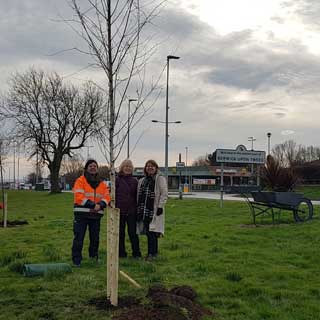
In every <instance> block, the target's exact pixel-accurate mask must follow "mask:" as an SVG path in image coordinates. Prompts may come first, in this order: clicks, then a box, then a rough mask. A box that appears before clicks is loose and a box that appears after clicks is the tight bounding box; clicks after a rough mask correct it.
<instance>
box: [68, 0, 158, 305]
mask: <svg viewBox="0 0 320 320" xmlns="http://www.w3.org/2000/svg"><path fill="white" fill-rule="evenodd" d="M70 3H71V6H72V8H73V10H74V12H75V13H76V16H77V20H76V21H74V22H76V23H75V24H73V25H72V26H73V28H74V29H75V30H76V32H77V33H78V34H79V35H80V36H81V37H82V38H83V39H84V40H85V42H86V43H87V45H88V49H89V50H88V52H86V53H87V54H88V55H90V57H91V58H93V61H94V64H96V65H97V66H98V67H99V68H100V69H101V70H102V71H103V72H104V74H105V76H106V80H107V86H106V92H107V95H108V104H107V112H106V118H105V120H106V122H105V130H104V131H102V132H101V138H100V141H101V146H102V151H103V153H104V155H105V157H106V159H107V160H108V162H109V164H110V171H111V198H112V204H113V205H114V199H115V161H116V159H117V158H118V156H119V154H120V151H121V149H122V147H123V145H124V142H125V139H126V136H127V132H128V130H127V129H128V128H130V127H132V126H133V125H134V123H136V122H137V121H139V119H141V118H142V117H143V116H144V115H145V113H146V112H147V111H148V110H149V108H150V107H151V106H152V103H151V104H148V106H147V107H146V99H147V98H149V97H151V96H153V97H154V98H156V96H157V94H155V89H156V87H157V82H158V80H156V81H155V82H152V81H150V85H149V86H147V85H146V83H147V81H146V78H147V76H146V66H147V62H148V59H149V58H150V56H151V55H152V53H153V52H154V50H155V47H154V46H153V45H152V42H153V36H152V35H150V33H149V32H144V30H145V29H147V27H149V26H150V25H151V23H152V21H153V19H154V18H155V17H156V16H157V14H158V11H159V8H160V7H161V5H162V3H163V2H156V1H155V0H151V1H144V0H115V1H111V0H86V1H80V0H70ZM78 26H80V29H79V28H78ZM148 31H150V30H148ZM78 50H79V49H78ZM82 52H83V50H82ZM133 93H134V96H133ZM129 97H130V98H134V99H136V100H137V101H136V103H135V104H134V107H133V110H132V111H131V113H130V114H129V116H128V117H127V114H128V113H127V112H126V111H127V102H128V100H129ZM154 101H155V100H153V102H154ZM123 107H125V110H124V108H123ZM111 215H112V216H114V217H115V218H114V219H113V218H111ZM116 217H117V214H116V210H111V211H110V214H108V217H107V219H108V225H109V226H110V230H112V228H114V229H115V230H116V229H117V227H116V225H117V222H116V220H117V218H116ZM115 232H117V231H114V232H109V234H108V236H109V235H112V236H110V240H111V241H110V242H113V245H112V246H110V247H108V255H109V256H108V267H107V269H108V270H109V271H108V282H107V296H108V297H109V298H110V297H111V296H112V297H113V298H112V297H111V298H110V301H111V303H112V304H115V305H116V304H117V299H118V291H117V287H118V280H117V279H118V278H117V277H118V274H117V271H118V270H117V268H118V262H117V260H116V258H114V261H113V262H112V263H111V262H110V259H109V258H110V257H113V256H114V255H117V254H118V253H117V252H114V253H111V252H113V250H115V251H116V247H117V244H116V243H117V240H116V239H117V235H116V234H115ZM111 248H112V249H111ZM111 268H112V270H111ZM110 279H111V280H110ZM112 279H113V280H112ZM111 282H112V283H113V284H114V285H111ZM111 287H113V288H114V289H115V290H110V288H111ZM111 291H112V293H111Z"/></svg>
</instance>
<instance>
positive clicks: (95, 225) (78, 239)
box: [72, 216, 101, 264]
mask: <svg viewBox="0 0 320 320" xmlns="http://www.w3.org/2000/svg"><path fill="white" fill-rule="evenodd" d="M100 220H101V218H98V219H89V218H84V217H81V216H75V217H74V221H73V233H74V238H73V244H72V261H73V263H75V264H80V263H81V260H82V248H83V240H84V237H85V234H86V230H87V227H88V229H89V241H90V243H89V257H90V258H98V250H99V234H100Z"/></svg>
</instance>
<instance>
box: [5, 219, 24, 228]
mask: <svg viewBox="0 0 320 320" xmlns="http://www.w3.org/2000/svg"><path fill="white" fill-rule="evenodd" d="M24 224H29V223H28V221H27V220H12V221H9V220H8V221H7V227H16V226H21V225H24ZM0 228H3V221H2V220H1V221H0Z"/></svg>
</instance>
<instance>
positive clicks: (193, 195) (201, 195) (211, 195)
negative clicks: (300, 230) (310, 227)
mask: <svg viewBox="0 0 320 320" xmlns="http://www.w3.org/2000/svg"><path fill="white" fill-rule="evenodd" d="M169 197H170V198H178V197H179V193H178V192H169ZM183 197H184V198H185V199H212V200H220V192H190V193H186V194H184V195H183ZM223 200H227V201H246V199H245V198H243V197H241V196H239V195H237V194H224V195H223ZM312 203H313V204H314V205H320V201H318V200H312Z"/></svg>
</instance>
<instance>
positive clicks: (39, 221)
mask: <svg viewBox="0 0 320 320" xmlns="http://www.w3.org/2000/svg"><path fill="white" fill-rule="evenodd" d="M8 201H9V208H8V209H9V210H8V211H9V212H8V213H9V220H16V219H19V220H28V222H29V224H28V225H23V226H19V227H15V228H6V229H3V228H0V310H1V312H0V319H6V320H14V319H23V320H27V319H30V320H31V319H32V320H34V319H54V320H55V319H61V320H62V319H63V320H67V319H77V320H80V319H90V320H95V319H111V313H107V312H106V311H101V310H97V309H96V308H95V307H93V306H91V305H90V304H89V303H88V301H89V300H90V299H92V298H95V297H100V296H103V295H106V293H105V292H106V258H105V257H106V218H103V220H102V229H101V238H102V239H101V245H100V257H101V260H100V262H99V263H98V264H95V263H92V262H90V261H89V260H88V258H87V245H88V240H87V238H86V244H85V248H84V252H83V253H84V257H85V258H84V260H83V263H82V266H81V268H77V269H73V272H72V273H71V274H65V275H59V274H48V275H47V276H45V277H35V278H26V277H24V276H22V275H21V274H20V273H19V271H20V270H21V266H22V265H23V264H24V263H51V262H67V263H70V253H71V243H72V238H73V234H72V220H73V213H72V194H67V193H64V194H60V195H48V194H47V193H45V192H32V191H16V192H13V191H12V192H9V195H8ZM257 222H258V223H259V224H261V226H259V227H253V226H252V225H251V217H250V215H249V208H248V206H247V205H246V204H245V203H242V202H228V201H225V202H224V208H222V209H221V208H220V203H219V201H213V200H178V199H171V200H170V201H169V202H168V204H167V211H166V234H165V237H164V238H161V239H160V241H159V246H160V257H159V258H158V259H157V260H156V261H153V262H146V261H143V260H138V261H137V260H133V259H131V258H127V259H121V260H120V269H121V270H123V271H125V272H126V273H128V274H129V275H130V276H131V277H132V278H134V279H135V280H136V281H137V282H138V283H140V284H141V285H142V286H143V289H137V288H135V287H133V286H132V285H130V284H129V283H128V282H127V281H126V280H125V279H123V278H120V281H119V295H120V296H124V295H134V296H141V297H143V296H144V295H145V294H146V291H147V288H148V287H149V285H150V284H153V283H163V284H164V285H165V286H167V287H169V288H170V287H172V286H175V285H190V286H192V287H193V288H194V289H195V290H196V291H197V293H198V299H197V301H198V302H199V303H201V304H203V305H204V306H206V307H208V308H209V309H211V310H213V311H214V312H215V316H212V317H211V318H210V319H217V320H222V319H228V320H229V319H237V320H242V319H243V320H250V319H251V320H262V319H277V320H298V319H301V320H308V319H315V320H316V319H319V314H320V303H319V298H320V268H319V265H320V255H319V253H318V251H319V246H320V233H319V227H320V219H319V208H318V207H315V217H314V220H312V221H310V222H307V223H303V224H296V223H294V222H293V217H292V214H291V213H289V212H288V213H285V214H283V215H282V217H281V223H279V224H277V225H275V226H272V224H271V218H270V217H265V218H263V220H261V219H258V221H257ZM140 239H141V247H142V252H143V253H146V239H145V237H140ZM128 252H130V250H129V246H128ZM207 319H208V318H207ZM164 320H165V319H164Z"/></svg>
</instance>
